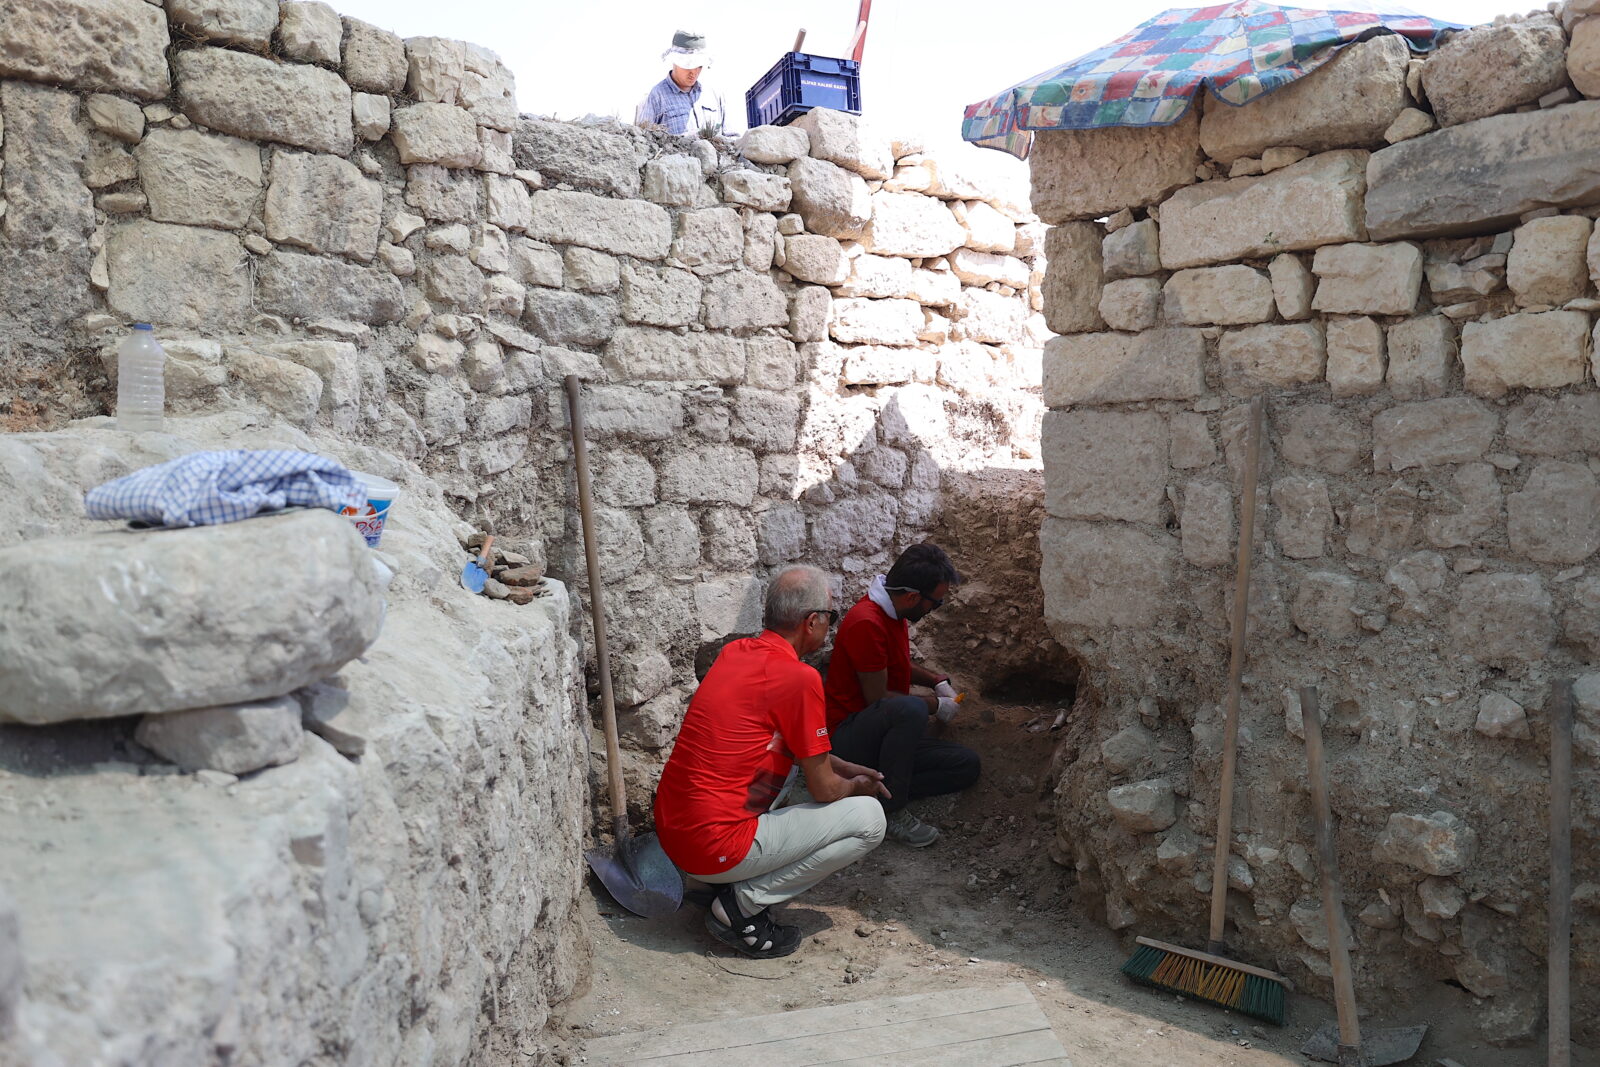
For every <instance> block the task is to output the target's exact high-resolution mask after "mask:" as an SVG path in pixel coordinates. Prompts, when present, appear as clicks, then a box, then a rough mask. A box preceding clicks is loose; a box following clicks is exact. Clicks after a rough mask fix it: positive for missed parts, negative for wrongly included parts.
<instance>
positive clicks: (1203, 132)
mask: <svg viewBox="0 0 1600 1067" xmlns="http://www.w3.org/2000/svg"><path fill="white" fill-rule="evenodd" d="M1410 58H1411V50H1410V49H1409V48H1407V47H1406V44H1405V42H1404V41H1403V40H1402V39H1401V38H1400V37H1398V36H1395V35H1393V34H1388V35H1385V36H1382V37H1374V38H1372V39H1370V40H1367V41H1362V42H1360V43H1358V44H1353V45H1350V46H1349V47H1347V48H1344V49H1341V50H1340V51H1339V52H1338V54H1337V55H1335V56H1334V58H1333V59H1332V60H1330V61H1328V62H1327V63H1325V64H1323V65H1322V66H1321V67H1318V68H1317V69H1316V70H1315V71H1313V72H1312V73H1311V74H1310V75H1309V76H1307V77H1305V78H1302V79H1300V80H1299V81H1294V82H1290V83H1289V84H1288V85H1285V86H1283V87H1282V88H1279V89H1275V90H1273V91H1272V92H1270V93H1267V94H1266V95H1265V96H1262V97H1258V98H1257V99H1255V100H1252V101H1251V102H1250V103H1248V104H1245V105H1244V106H1243V107H1229V106H1227V105H1226V104H1225V103H1224V102H1223V101H1220V100H1217V99H1215V98H1211V99H1209V100H1207V107H1206V111H1205V116H1204V117H1203V118H1202V119H1201V120H1200V145H1201V147H1202V148H1204V149H1205V151H1206V155H1208V156H1210V157H1211V158H1212V159H1215V160H1218V161H1220V162H1222V163H1232V162H1233V161H1234V160H1236V159H1238V158H1240V157H1241V156H1260V155H1261V154H1262V151H1263V150H1264V149H1267V148H1269V147H1271V146H1273V145H1294V146H1297V147H1300V148H1304V149H1308V150H1309V151H1312V152H1323V151H1326V150H1328V149H1330V148H1367V147H1371V146H1373V145H1375V144H1378V143H1379V142H1381V141H1382V140H1383V134H1384V131H1385V130H1387V129H1388V128H1389V125H1390V123H1392V122H1394V120H1395V119H1396V118H1397V117H1398V116H1399V114H1400V112H1401V110H1402V109H1403V108H1404V107H1405V104H1406V64H1407V62H1408V61H1409V60H1410Z"/></svg>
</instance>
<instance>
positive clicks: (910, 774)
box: [831, 696, 979, 812]
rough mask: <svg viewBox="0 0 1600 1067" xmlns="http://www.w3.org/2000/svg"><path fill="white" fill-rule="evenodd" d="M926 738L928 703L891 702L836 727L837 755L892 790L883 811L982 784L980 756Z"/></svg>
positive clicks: (904, 699) (915, 700) (891, 699)
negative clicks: (875, 773)
mask: <svg viewBox="0 0 1600 1067" xmlns="http://www.w3.org/2000/svg"><path fill="white" fill-rule="evenodd" d="M927 732H928V704H927V702H926V701H925V700H923V699H922V698H920V697H912V696H887V697H884V698H883V699H882V700H879V701H877V702H876V703H873V704H868V705H867V706H866V707H864V708H862V709H861V710H860V711H858V712H856V713H855V714H854V715H852V716H850V717H849V718H848V719H845V720H844V721H843V722H841V723H840V724H839V725H838V726H836V727H834V729H833V732H832V735H831V737H832V741H833V754H834V755H835V756H838V757H839V758H840V759H842V760H847V761H849V762H850V763H859V764H861V765H862V766H863V767H871V768H873V769H874V770H878V771H882V772H883V784H884V785H885V786H887V787H888V789H889V799H888V800H885V801H883V810H884V811H886V812H896V811H899V810H900V809H901V808H903V807H905V806H906V804H908V803H909V802H911V801H913V800H916V799H917V798H919V797H932V796H938V795H939V794H941V793H954V792H956V791H957V790H961V789H965V788H967V786H969V785H971V784H972V783H973V782H976V781H977V780H978V770H979V760H978V754H977V753H976V752H974V751H972V749H970V748H968V747H967V746H966V745H958V744H956V743H955V742H954V741H940V740H936V739H934V738H931V737H927V736H925V735H926V734H927Z"/></svg>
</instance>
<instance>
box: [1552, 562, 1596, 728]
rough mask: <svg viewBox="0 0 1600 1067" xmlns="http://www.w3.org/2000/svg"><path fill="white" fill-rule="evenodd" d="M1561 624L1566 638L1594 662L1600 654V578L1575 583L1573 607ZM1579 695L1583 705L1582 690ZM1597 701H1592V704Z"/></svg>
mask: <svg viewBox="0 0 1600 1067" xmlns="http://www.w3.org/2000/svg"><path fill="white" fill-rule="evenodd" d="M1561 625H1562V634H1563V636H1564V637H1565V638H1566V640H1568V641H1570V642H1571V643H1572V644H1573V645H1574V646H1576V647H1577V648H1578V649H1580V650H1581V652H1582V653H1583V654H1584V655H1586V656H1587V657H1588V662H1590V663H1593V662H1594V661H1595V658H1596V656H1597V655H1600V578H1584V579H1581V580H1580V581H1577V582H1575V583H1573V587H1572V607H1570V608H1568V609H1567V612H1566V614H1565V615H1563V616H1562V619H1561ZM1579 685H1580V687H1581V686H1582V685H1583V679H1579ZM1578 697H1579V706H1580V707H1581V706H1582V704H1583V699H1584V698H1583V695H1582V693H1581V691H1580V693H1579V694H1578ZM1595 703H1596V702H1595V701H1593V700H1591V701H1590V704H1591V706H1593V705H1594V704H1595Z"/></svg>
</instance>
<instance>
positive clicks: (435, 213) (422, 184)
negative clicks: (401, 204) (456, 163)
mask: <svg viewBox="0 0 1600 1067" xmlns="http://www.w3.org/2000/svg"><path fill="white" fill-rule="evenodd" d="M496 182H505V183H506V184H508V185H512V186H515V185H519V184H520V183H519V182H516V181H514V180H512V179H507V178H499V177H496V176H494V175H485V176H484V177H483V178H482V179H481V180H480V179H479V178H478V176H477V175H475V174H473V173H471V172H470V171H454V170H450V169H449V168H448V167H440V166H435V165H433V164H421V163H419V164H417V165H416V166H412V167H407V168H406V203H407V204H408V205H410V206H411V207H413V208H416V210H417V212H418V213H419V214H421V215H422V216H423V217H424V218H426V219H429V220H431V221H434V222H477V221H478V219H479V217H480V215H481V214H482V213H483V206H482V201H483V191H484V189H485V188H486V187H490V188H492V187H493V186H494V184H495V183H496ZM522 192H523V195H524V196H526V190H522ZM490 221H494V219H493V218H491V220H490ZM496 225H505V224H504V223H499V222H496ZM506 228H507V229H511V228H512V227H510V226H507V227H506Z"/></svg>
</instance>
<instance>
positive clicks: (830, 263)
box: [783, 233, 850, 285]
mask: <svg viewBox="0 0 1600 1067" xmlns="http://www.w3.org/2000/svg"><path fill="white" fill-rule="evenodd" d="M783 255H784V260H783V269H784V270H785V271H787V272H788V273H789V274H791V275H793V276H794V277H795V278H797V279H799V280H800V281H803V282H815V283H817V284H818V285H838V284H840V283H842V282H843V281H844V280H845V279H846V278H847V277H849V274H850V263H849V261H848V260H847V259H846V258H845V254H844V249H842V248H841V247H839V242H838V241H836V240H834V239H833V238H832V237H824V236H822V235H820V234H810V233H807V234H797V235H795V236H793V237H785V238H784V239H783Z"/></svg>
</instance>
